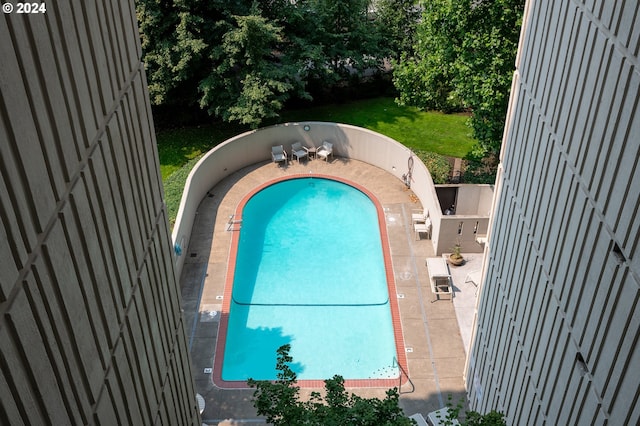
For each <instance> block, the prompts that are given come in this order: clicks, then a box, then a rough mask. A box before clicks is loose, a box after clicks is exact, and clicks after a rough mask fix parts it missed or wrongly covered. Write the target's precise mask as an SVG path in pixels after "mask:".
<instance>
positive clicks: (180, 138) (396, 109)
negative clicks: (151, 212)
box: [157, 98, 475, 224]
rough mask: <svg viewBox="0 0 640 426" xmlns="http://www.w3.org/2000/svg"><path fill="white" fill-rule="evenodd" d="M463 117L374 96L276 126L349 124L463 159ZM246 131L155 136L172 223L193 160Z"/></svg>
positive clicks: (298, 114) (204, 129)
mask: <svg viewBox="0 0 640 426" xmlns="http://www.w3.org/2000/svg"><path fill="white" fill-rule="evenodd" d="M467 119H468V117H467V116H466V115H462V114H442V113H439V112H424V111H419V110H417V109H416V108H409V107H400V106H398V105H396V103H395V102H394V100H393V99H392V98H375V99H367V100H362V101H356V102H350V103H344V104H338V105H326V106H320V107H314V108H307V109H299V110H295V111H289V112H285V113H284V114H282V118H281V120H280V122H295V121H330V122H336V123H345V124H353V125H356V126H360V127H364V128H367V129H370V130H374V131H376V132H379V133H382V134H384V135H387V136H389V137H391V138H393V139H395V140H397V141H398V142H400V143H402V144H404V145H406V146H407V147H409V148H410V149H412V150H413V151H416V152H417V153H420V152H422V153H429V152H432V153H436V154H440V155H444V156H449V157H461V158H462V157H464V156H466V155H467V153H469V152H470V151H471V148H472V147H473V144H474V143H475V141H474V139H472V138H471V129H470V128H469V127H468V126H467ZM246 130H247V129H246V128H242V127H239V126H233V125H229V124H220V123H218V124H215V125H209V126H199V127H191V128H183V129H175V130H167V131H162V132H160V133H158V135H157V141H158V153H159V156H160V172H161V173H162V180H163V182H164V190H165V200H166V203H167V208H168V210H169V218H170V219H169V220H170V222H171V223H172V224H173V222H174V220H175V217H176V213H177V210H178V205H179V203H180V197H181V196H182V190H183V188H184V182H185V180H186V178H187V176H188V174H189V171H190V170H191V168H192V167H193V166H194V165H195V163H196V162H197V160H198V159H199V158H200V157H201V156H202V155H203V154H204V153H205V152H207V151H209V150H210V149H211V148H213V147H214V146H216V145H217V144H219V143H221V142H223V141H225V140H227V139H229V138H231V137H232V136H235V135H237V134H240V133H243V132H244V131H246ZM420 156H421V158H423V156H422V155H420Z"/></svg>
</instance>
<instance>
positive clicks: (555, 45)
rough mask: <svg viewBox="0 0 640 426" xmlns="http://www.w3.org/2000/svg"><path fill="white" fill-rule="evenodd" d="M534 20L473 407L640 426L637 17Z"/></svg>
mask: <svg viewBox="0 0 640 426" xmlns="http://www.w3.org/2000/svg"><path fill="white" fill-rule="evenodd" d="M526 10H527V12H526V14H525V23H524V27H523V35H522V38H521V42H520V52H519V57H518V61H517V69H518V71H517V73H516V75H515V79H514V86H513V87H514V90H513V93H512V99H511V106H510V112H509V116H508V119H507V130H506V131H505V141H504V146H503V156H502V167H503V169H502V171H501V175H499V178H498V179H499V182H498V185H497V188H499V189H498V191H499V192H500V194H499V199H498V202H497V207H496V211H495V216H494V223H493V225H492V228H491V234H492V235H491V236H490V242H489V249H488V263H487V264H486V271H487V277H486V280H485V284H484V287H483V289H482V291H481V296H480V302H479V307H478V311H479V313H478V316H477V329H476V330H475V335H474V340H473V343H472V345H473V346H472V350H471V354H470V358H469V360H468V370H467V385H468V388H469V397H470V401H471V406H472V408H474V409H476V410H479V411H481V412H484V411H486V410H489V409H492V408H496V409H498V410H502V411H504V412H506V414H507V417H508V419H509V423H510V424H549V425H560V424H563V425H564V424H605V423H607V422H608V423H609V424H612V425H623V424H639V423H640V403H639V401H638V397H639V392H640V391H639V387H638V384H639V383H640V382H639V379H638V372H639V371H640V349H639V345H638V339H639V337H640V306H638V302H639V285H640V278H639V277H640V259H639V257H638V241H639V235H640V233H639V231H640V215H639V214H638V205H639V202H640V201H639V200H640V169H639V160H640V156H639V150H640V112H639V111H638V103H639V99H640V69H639V68H638V51H639V50H640V6H639V5H638V2H637V1H635V0H633V1H631V0H627V1H623V0H616V1H614V0H609V1H585V2H580V1H577V0H572V1H568V0H567V1H529V2H528V4H527V9H526Z"/></svg>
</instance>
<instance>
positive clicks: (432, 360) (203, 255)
mask: <svg viewBox="0 0 640 426" xmlns="http://www.w3.org/2000/svg"><path fill="white" fill-rule="evenodd" d="M301 173H314V174H316V173H318V174H326V175H333V176H338V177H341V178H344V179H347V180H350V181H353V182H356V183H358V184H360V185H363V186H364V187H366V188H367V189H368V190H369V191H371V192H372V193H373V194H375V196H376V197H377V198H378V200H379V201H380V203H381V204H382V206H383V209H384V212H385V220H386V225H387V231H388V235H389V243H390V251H391V260H392V264H393V269H394V275H395V280H396V288H397V293H398V304H399V310H400V318H401V323H402V332H403V335H404V343H405V348H406V355H407V359H408V369H409V371H408V374H409V378H410V382H405V383H403V385H402V387H401V389H400V391H401V398H400V402H401V406H402V408H403V409H404V411H405V413H406V414H407V415H411V414H414V413H417V412H419V413H422V414H423V415H426V413H428V412H430V411H434V410H436V409H439V408H441V407H442V406H444V405H445V404H446V402H447V399H448V396H449V395H451V396H452V397H453V401H454V402H457V401H458V400H459V399H461V398H464V396H465V388H464V380H463V369H464V365H465V358H466V351H467V348H468V344H469V339H470V335H471V325H472V319H473V313H474V309H475V298H476V288H475V286H474V285H473V284H472V283H465V282H464V281H465V277H466V275H467V273H469V272H472V271H476V270H479V269H480V265H481V261H482V254H481V253H472V254H468V255H466V256H465V257H466V258H467V262H466V263H465V265H463V266H461V267H457V268H453V267H452V268H451V273H452V278H453V286H454V291H455V296H456V297H455V298H454V299H453V302H454V303H451V302H450V301H449V300H447V299H442V300H439V301H436V302H433V303H432V300H434V295H433V294H432V293H431V289H430V286H429V276H428V272H427V268H426V266H425V258H426V257H432V256H434V252H433V248H432V245H431V244H430V242H429V241H428V240H425V239H422V240H416V239H415V235H414V232H413V228H412V224H411V213H412V210H414V209H420V205H419V204H417V203H416V202H415V196H414V195H413V192H412V191H411V190H408V189H407V188H406V186H405V185H404V184H403V183H402V182H401V181H400V180H398V179H397V178H395V177H394V176H392V175H391V174H389V173H387V172H385V171H384V170H382V169H380V168H378V167H375V166H371V165H369V164H366V163H363V162H360V161H357V160H350V159H343V158H339V157H337V158H335V159H333V160H331V161H329V162H325V161H322V160H311V161H308V162H304V161H303V162H302V163H298V162H296V161H293V162H289V165H288V166H286V167H284V166H278V165H276V164H274V163H272V162H263V163H259V164H255V165H253V166H250V167H247V168H244V169H242V170H240V171H238V172H236V173H234V174H232V175H230V176H229V177H227V178H225V179H224V180H223V181H221V182H220V183H219V184H217V185H216V186H215V187H213V188H212V189H211V190H210V191H209V193H208V195H207V197H205V198H204V200H203V201H202V202H201V204H200V206H199V208H198V212H197V215H196V219H195V223H194V227H193V231H192V234H191V241H190V244H189V246H188V249H187V250H186V251H185V252H183V254H182V255H183V256H185V263H184V268H183V271H182V276H181V277H180V285H181V288H182V303H183V309H184V313H183V315H184V318H185V324H186V327H187V330H186V331H187V335H188V338H189V345H190V350H191V357H192V363H193V365H192V367H193V371H192V372H193V377H194V382H195V385H196V391H197V392H198V393H199V394H200V395H202V397H203V398H204V400H205V408H204V411H203V413H202V421H203V423H205V424H208V425H214V424H218V423H221V422H223V421H224V420H225V419H233V422H232V423H226V424H261V423H264V421H263V420H262V419H260V418H259V417H258V416H257V415H256V412H255V408H254V407H253V405H252V403H251V397H252V395H253V389H232V390H223V389H219V388H218V387H216V386H214V385H213V382H212V380H211V377H212V371H211V370H210V369H211V368H212V367H213V358H214V351H215V343H216V338H217V333H218V325H219V318H220V311H221V309H222V302H223V294H224V284H225V279H226V272H227V261H228V257H229V248H230V244H231V234H232V231H229V230H228V229H229V225H228V223H229V218H230V216H231V215H233V214H234V213H235V209H236V207H237V205H238V203H239V202H240V200H241V199H242V197H243V196H245V195H246V194H247V193H249V192H251V190H253V189H254V188H255V187H257V186H260V185H261V184H263V183H264V182H267V181H270V180H272V179H274V178H278V177H282V176H284V175H299V174H301ZM309 258H310V259H313V258H314V256H309ZM309 268H310V271H312V270H313V264H312V262H310V265H309ZM294 361H295V360H294ZM348 390H349V391H350V392H355V393H357V394H359V395H361V396H363V397H373V396H375V397H380V398H383V397H384V395H385V390H386V389H382V388H357V389H355V388H354V389H348ZM309 393H310V390H307V389H303V390H302V391H301V394H302V395H307V394H309Z"/></svg>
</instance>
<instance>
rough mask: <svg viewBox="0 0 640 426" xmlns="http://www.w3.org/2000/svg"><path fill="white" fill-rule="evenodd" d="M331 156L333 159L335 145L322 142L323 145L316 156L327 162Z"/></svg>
mask: <svg viewBox="0 0 640 426" xmlns="http://www.w3.org/2000/svg"><path fill="white" fill-rule="evenodd" d="M330 155H331V156H332V157H333V144H332V143H331V142H327V141H324V142H322V145H320V147H319V148H318V151H317V152H316V156H317V157H320V158H322V159H324V161H327V158H328V157H329V156H330Z"/></svg>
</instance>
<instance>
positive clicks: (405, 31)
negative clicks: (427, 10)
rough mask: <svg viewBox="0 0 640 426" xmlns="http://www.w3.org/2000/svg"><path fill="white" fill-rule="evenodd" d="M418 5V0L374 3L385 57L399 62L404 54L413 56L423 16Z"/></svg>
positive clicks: (386, 0) (381, 0)
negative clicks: (421, 16) (418, 27)
mask: <svg viewBox="0 0 640 426" xmlns="http://www.w3.org/2000/svg"><path fill="white" fill-rule="evenodd" d="M416 3H417V2H416V0H378V1H376V2H375V3H374V4H375V21H376V23H377V25H378V27H379V31H380V38H381V46H380V47H381V49H386V51H385V56H386V57H388V58H389V59H394V60H399V59H400V58H401V56H402V54H403V53H404V54H405V55H408V56H412V55H413V48H414V46H415V43H416V27H417V25H418V22H419V21H420V14H421V13H420V8H419V7H418V5H417V4H416Z"/></svg>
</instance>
